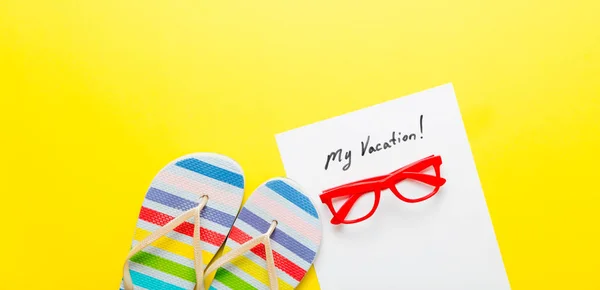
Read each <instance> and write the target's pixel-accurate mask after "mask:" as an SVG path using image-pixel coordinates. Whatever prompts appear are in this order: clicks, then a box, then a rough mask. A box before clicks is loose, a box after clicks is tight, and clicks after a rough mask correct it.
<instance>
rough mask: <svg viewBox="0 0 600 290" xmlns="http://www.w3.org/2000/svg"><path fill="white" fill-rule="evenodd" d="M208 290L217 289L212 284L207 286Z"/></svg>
mask: <svg viewBox="0 0 600 290" xmlns="http://www.w3.org/2000/svg"><path fill="white" fill-rule="evenodd" d="M208 290H218V289H217V288H215V287H213V286H210V288H208Z"/></svg>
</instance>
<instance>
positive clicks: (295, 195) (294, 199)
mask: <svg viewBox="0 0 600 290" xmlns="http://www.w3.org/2000/svg"><path fill="white" fill-rule="evenodd" d="M266 185H267V187H268V188H270V189H271V190H273V191H275V192H276V193H277V194H279V195H281V196H282V197H283V198H285V199H287V200H289V201H290V202H291V203H293V204H295V205H296V206H297V207H299V208H301V209H302V210H304V211H305V212H307V213H308V214H310V215H312V216H313V217H315V218H319V216H318V215H317V210H315V207H314V206H313V204H312V202H310V199H308V197H306V195H304V194H302V193H301V192H299V191H297V190H296V189H294V188H293V187H291V186H289V185H288V184H287V183H285V182H283V181H281V180H272V181H269V182H267V184H266Z"/></svg>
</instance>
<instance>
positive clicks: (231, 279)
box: [215, 268, 258, 290]
mask: <svg viewBox="0 0 600 290" xmlns="http://www.w3.org/2000/svg"><path fill="white" fill-rule="evenodd" d="M215 279H217V281H219V282H221V283H223V284H224V285H225V286H227V287H229V288H231V289H254V290H258V289H256V288H254V286H252V285H250V284H248V283H246V281H244V280H242V279H241V278H240V277H238V276H236V275H234V274H233V273H231V272H229V271H227V270H225V269H224V268H221V269H219V270H218V271H217V275H215Z"/></svg>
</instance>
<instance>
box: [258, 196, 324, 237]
mask: <svg viewBox="0 0 600 290" xmlns="http://www.w3.org/2000/svg"><path fill="white" fill-rule="evenodd" d="M252 199H253V201H252V202H253V203H254V204H256V205H257V206H259V207H260V208H261V209H262V210H264V211H266V212H269V213H271V214H272V215H273V216H276V217H277V220H280V221H281V222H283V223H284V224H286V225H287V226H289V227H290V228H292V229H293V230H296V231H297V232H299V233H300V234H302V235H303V236H305V237H307V238H309V239H310V240H311V241H312V242H313V243H315V244H316V245H318V244H319V243H320V241H321V231H320V230H319V229H317V228H315V227H314V226H313V225H311V224H309V223H307V222H306V221H304V220H303V219H302V218H300V217H299V216H297V215H294V214H292V213H291V212H290V210H289V209H288V208H286V207H285V206H283V205H281V204H280V203H279V202H277V201H275V200H272V199H270V198H269V197H268V196H267V195H266V194H261V193H258V192H257V193H255V194H253V196H252Z"/></svg>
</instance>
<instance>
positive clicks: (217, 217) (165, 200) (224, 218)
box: [146, 187, 235, 228]
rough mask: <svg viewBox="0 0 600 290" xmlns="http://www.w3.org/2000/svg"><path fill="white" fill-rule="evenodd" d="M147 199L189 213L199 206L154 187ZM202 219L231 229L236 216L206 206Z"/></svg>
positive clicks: (149, 191)
mask: <svg viewBox="0 0 600 290" xmlns="http://www.w3.org/2000/svg"><path fill="white" fill-rule="evenodd" d="M146 198H147V199H148V200H151V201H154V202H157V203H160V204H162V205H166V206H168V207H171V208H174V209H178V210H182V211H187V210H190V209H192V208H194V207H196V206H198V203H197V202H193V201H191V200H187V199H185V198H181V197H179V196H176V195H173V194H170V193H168V192H166V191H162V190H160V189H157V188H154V187H150V189H149V190H148V193H146ZM200 217H201V218H204V219H207V220H209V221H211V222H214V223H217V224H220V225H222V226H224V227H226V228H229V227H231V225H232V224H233V221H234V220H235V217H234V216H232V215H230V214H228V213H225V212H222V211H220V210H218V209H214V208H211V207H209V206H205V207H204V209H202V212H201V213H200Z"/></svg>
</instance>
